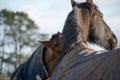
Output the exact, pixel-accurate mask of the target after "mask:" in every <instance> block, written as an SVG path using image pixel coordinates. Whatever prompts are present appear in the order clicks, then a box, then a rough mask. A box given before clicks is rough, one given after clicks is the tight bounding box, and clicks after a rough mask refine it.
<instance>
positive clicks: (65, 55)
mask: <svg viewBox="0 0 120 80" xmlns="http://www.w3.org/2000/svg"><path fill="white" fill-rule="evenodd" d="M71 3H72V7H73V10H72V11H71V12H70V13H69V14H68V17H67V20H66V22H65V26H64V29H63V32H62V33H63V37H62V43H63V49H62V51H61V53H60V54H61V56H60V59H59V63H58V65H57V67H56V69H55V70H54V73H53V75H52V76H51V80H119V79H120V76H119V75H120V61H119V58H120V54H119V53H120V49H116V50H114V48H115V47H116V46H117V39H116V36H115V34H114V33H113V32H112V31H111V29H110V28H109V26H108V25H107V24H106V23H105V21H104V20H103V14H102V13H101V12H100V11H99V10H98V8H97V6H96V5H95V4H93V1H92V0H86V2H84V3H77V2H75V1H74V0H71ZM87 41H89V42H92V43H95V44H98V45H100V46H102V47H104V48H105V49H108V50H110V51H95V50H93V49H91V48H90V47H89V46H88V45H87ZM112 49H113V50H112ZM113 52H114V53H113Z"/></svg>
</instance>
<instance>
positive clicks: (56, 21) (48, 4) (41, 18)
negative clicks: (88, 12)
mask: <svg viewBox="0 0 120 80" xmlns="http://www.w3.org/2000/svg"><path fill="white" fill-rule="evenodd" d="M76 1H77V2H84V1H85V0H76ZM93 2H94V3H95V4H96V5H97V6H98V7H99V10H100V11H101V12H102V13H103V14H104V20H105V21H106V23H107V24H108V25H109V26H110V28H111V29H112V30H113V32H114V33H115V34H116V35H117V38H118V39H120V36H119V35H120V26H119V25H120V0H94V1H93ZM1 9H8V10H12V11H23V12H25V13H27V14H28V15H29V17H30V18H32V19H33V20H34V21H35V23H36V24H37V25H38V27H39V28H40V30H39V31H40V32H41V33H48V34H53V33H56V32H57V31H62V29H63V26H64V22H65V19H66V17H67V14H68V13H69V12H70V11H71V10H72V7H71V3H70V0H0V10H1Z"/></svg>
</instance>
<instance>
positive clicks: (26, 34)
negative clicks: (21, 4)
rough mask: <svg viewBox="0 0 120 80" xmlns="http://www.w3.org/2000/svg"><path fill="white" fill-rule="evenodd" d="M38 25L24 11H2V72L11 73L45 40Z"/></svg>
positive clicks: (0, 37) (0, 34) (0, 16)
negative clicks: (39, 41) (40, 41)
mask: <svg viewBox="0 0 120 80" xmlns="http://www.w3.org/2000/svg"><path fill="white" fill-rule="evenodd" d="M38 30H39V29H38V26H37V25H36V24H35V22H34V21H33V20H32V19H30V18H29V16H28V15H27V14H26V13H24V12H13V11H9V10H6V9H4V10H1V11H0V74H3V73H7V74H10V73H11V72H12V71H13V70H14V69H16V68H17V66H19V64H21V63H22V62H24V61H25V60H26V59H27V57H28V56H29V55H28V54H27V53H29V52H30V51H31V50H34V49H35V47H37V46H38V45H39V43H38V42H37V40H44V39H45V38H47V36H48V35H47V34H40V33H39V31H38Z"/></svg>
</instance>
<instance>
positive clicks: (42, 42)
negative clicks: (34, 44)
mask: <svg viewBox="0 0 120 80" xmlns="http://www.w3.org/2000/svg"><path fill="white" fill-rule="evenodd" d="M39 42H40V43H41V44H43V45H44V46H45V47H50V41H39Z"/></svg>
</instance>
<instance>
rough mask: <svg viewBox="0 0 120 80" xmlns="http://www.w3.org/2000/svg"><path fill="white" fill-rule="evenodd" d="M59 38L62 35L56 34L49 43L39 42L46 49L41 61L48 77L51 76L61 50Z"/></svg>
mask: <svg viewBox="0 0 120 80" xmlns="http://www.w3.org/2000/svg"><path fill="white" fill-rule="evenodd" d="M61 36H62V34H61V33H60V32H58V33H57V34H54V35H53V36H52V38H51V39H50V40H49V41H39V42H40V43H42V44H43V45H44V46H45V47H46V49H45V52H44V54H43V61H44V64H45V67H46V69H47V71H48V73H49V75H51V74H52V72H53V70H54V69H55V67H56V65H57V61H58V59H59V56H60V51H61V50H62V46H60V41H59V40H60V37H61Z"/></svg>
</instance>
